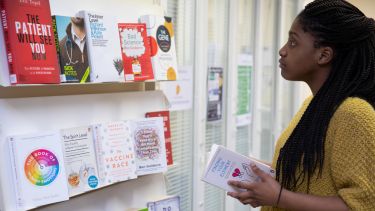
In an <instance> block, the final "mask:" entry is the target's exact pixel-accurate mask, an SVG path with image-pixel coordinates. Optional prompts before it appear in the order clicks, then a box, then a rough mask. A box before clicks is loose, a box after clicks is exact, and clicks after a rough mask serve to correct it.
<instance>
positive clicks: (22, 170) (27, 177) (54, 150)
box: [8, 131, 69, 210]
mask: <svg viewBox="0 0 375 211" xmlns="http://www.w3.org/2000/svg"><path fill="white" fill-rule="evenodd" d="M8 143H9V152H10V158H11V166H12V173H13V182H14V187H15V193H16V196H15V197H16V207H17V209H18V210H28V209H32V208H35V207H38V206H42V205H46V204H51V203H55V202H59V201H64V200H68V199H69V195H68V185H67V182H66V179H65V178H66V177H65V168H64V158H63V152H62V146H61V141H60V135H59V132H58V131H51V132H43V133H35V134H28V135H20V136H10V137H8Z"/></svg>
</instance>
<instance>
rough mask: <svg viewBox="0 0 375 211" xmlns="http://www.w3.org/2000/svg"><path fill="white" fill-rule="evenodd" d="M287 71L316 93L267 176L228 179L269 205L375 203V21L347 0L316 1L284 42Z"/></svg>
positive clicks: (355, 206)
mask: <svg viewBox="0 0 375 211" xmlns="http://www.w3.org/2000/svg"><path fill="white" fill-rule="evenodd" d="M279 54H280V57H281V58H280V68H281V75H282V76H283V77H284V78H285V79H287V80H292V81H304V82H306V83H307V84H308V85H309V87H310V89H311V91H312V93H313V96H312V97H309V98H308V99H306V100H305V102H304V104H303V106H302V107H301V109H300V111H299V112H298V113H297V114H296V116H295V117H294V119H293V120H292V121H291V123H290V125H289V127H288V128H287V129H286V130H285V131H284V132H283V134H282V135H281V137H280V138H279V140H278V142H277V145H276V151H275V152H276V153H275V156H274V160H273V163H272V167H273V168H275V169H276V180H275V179H274V178H272V177H271V176H269V175H266V174H265V173H264V172H262V171H261V170H260V169H258V168H257V167H256V166H253V167H252V169H253V171H254V172H255V173H256V174H258V176H259V177H260V178H261V181H260V182H256V183H244V182H234V181H230V182H229V184H230V185H232V186H234V187H237V188H243V189H246V190H247V191H245V192H229V193H228V195H230V196H232V197H234V198H237V199H238V200H239V201H240V202H242V203H243V204H250V205H251V206H253V207H257V206H263V207H262V210H279V209H287V210H375V110H374V107H375V22H374V20H373V19H371V18H367V17H366V16H365V15H364V14H363V13H362V12H361V11H360V10H359V9H357V8H356V7H354V6H353V5H351V4H350V3H348V2H346V1H343V0H316V1H314V2H312V3H310V4H308V5H307V6H306V7H305V9H304V10H303V11H302V12H301V13H300V14H299V15H298V16H297V18H296V19H295V21H294V23H293V25H292V26H291V29H290V32H289V40H288V42H287V43H286V44H285V45H284V46H283V47H282V48H281V49H280V51H279Z"/></svg>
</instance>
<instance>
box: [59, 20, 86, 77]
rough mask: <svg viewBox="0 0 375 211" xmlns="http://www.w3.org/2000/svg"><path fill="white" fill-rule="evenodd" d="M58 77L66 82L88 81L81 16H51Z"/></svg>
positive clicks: (84, 36)
mask: <svg viewBox="0 0 375 211" xmlns="http://www.w3.org/2000/svg"><path fill="white" fill-rule="evenodd" d="M52 23H53V32H54V35H55V43H56V50H57V54H58V57H59V58H58V60H59V63H60V79H61V82H66V83H86V82H90V66H89V60H88V55H87V46H86V29H85V22H84V20H83V18H80V17H68V16H60V15H54V16H52Z"/></svg>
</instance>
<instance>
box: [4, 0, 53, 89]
mask: <svg viewBox="0 0 375 211" xmlns="http://www.w3.org/2000/svg"><path fill="white" fill-rule="evenodd" d="M0 8H1V21H2V24H3V30H4V38H5V42H6V49H7V58H8V65H9V71H10V82H11V83H12V84H39V83H60V78H59V75H60V74H59V67H58V62H57V55H56V48H55V38H54V34H53V29H52V19H51V12H50V6H49V1H48V0H38V1H21V0H17V1H14V0H3V1H0Z"/></svg>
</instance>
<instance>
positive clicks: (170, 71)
mask: <svg viewBox="0 0 375 211" xmlns="http://www.w3.org/2000/svg"><path fill="white" fill-rule="evenodd" d="M139 22H140V23H145V24H146V27H147V36H148V37H149V41H150V47H151V63H152V69H153V71H154V77H155V80H158V81H160V80H162V81H164V80H168V81H175V80H178V71H177V56H176V47H175V40H174V31H173V25H172V18H171V17H166V16H164V17H163V16H157V15H144V16H141V17H140V18H139Z"/></svg>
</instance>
